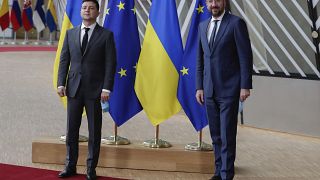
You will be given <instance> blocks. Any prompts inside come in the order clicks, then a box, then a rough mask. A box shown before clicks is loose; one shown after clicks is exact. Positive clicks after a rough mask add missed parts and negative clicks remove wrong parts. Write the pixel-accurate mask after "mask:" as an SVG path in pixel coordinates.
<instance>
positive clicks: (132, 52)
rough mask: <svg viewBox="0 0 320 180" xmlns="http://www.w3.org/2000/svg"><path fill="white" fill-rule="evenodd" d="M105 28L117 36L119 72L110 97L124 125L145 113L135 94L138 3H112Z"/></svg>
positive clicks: (114, 115) (118, 120) (127, 0)
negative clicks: (142, 111)
mask: <svg viewBox="0 0 320 180" xmlns="http://www.w3.org/2000/svg"><path fill="white" fill-rule="evenodd" d="M106 11H107V12H106V18H105V21H104V25H103V26H104V27H105V28H106V29H109V30H111V31H112V32H113V33H114V39H115V44H116V50H117V72H116V75H115V81H114V88H113V92H111V94H110V100H109V103H110V110H109V113H110V115H111V117H112V118H113V120H114V121H115V123H116V124H117V126H121V125H122V124H123V123H125V122H126V121H127V120H129V119H130V118H131V117H133V116H134V115H136V114H137V113H138V112H140V111H141V110H142V107H141V105H140V103H139V100H138V98H137V96H136V93H135V91H134V80H135V77H136V64H137V61H138V58H139V54H140V40H139V32H138V25H137V18H136V9H135V6H134V0H112V1H109V4H108V7H107V10H106Z"/></svg>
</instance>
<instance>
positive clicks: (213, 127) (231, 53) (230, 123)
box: [196, 0, 252, 180]
mask: <svg viewBox="0 0 320 180" xmlns="http://www.w3.org/2000/svg"><path fill="white" fill-rule="evenodd" d="M206 5H207V8H208V10H209V11H210V12H211V14H212V17H211V18H209V19H208V20H205V21H203V22H201V23H200V25H199V48H198V57H197V73H196V76H197V77H196V87H197V92H196V98H197V101H198V102H199V103H200V104H205V106H206V111H207V117H208V121H209V128H210V134H211V138H212V144H213V146H214V154H215V166H216V170H215V174H214V176H213V177H212V178H211V179H214V180H220V179H223V180H230V179H233V177H234V161H235V156H236V134H237V115H238V106H239V99H240V101H244V100H246V99H247V97H248V96H249V95H250V89H252V50H251V45H250V39H249V35H248V30H247V26H246V23H245V22H244V21H243V20H242V19H241V18H239V17H237V16H234V15H231V14H229V13H228V12H226V11H225V7H226V1H225V0H207V1H206Z"/></svg>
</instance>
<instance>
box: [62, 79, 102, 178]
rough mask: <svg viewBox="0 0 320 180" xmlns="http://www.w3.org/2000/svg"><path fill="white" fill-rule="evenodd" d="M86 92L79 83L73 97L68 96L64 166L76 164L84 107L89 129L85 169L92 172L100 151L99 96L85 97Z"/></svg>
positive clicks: (74, 165) (100, 119) (100, 122)
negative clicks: (93, 97) (94, 97)
mask: <svg viewBox="0 0 320 180" xmlns="http://www.w3.org/2000/svg"><path fill="white" fill-rule="evenodd" d="M86 92H87V91H86V88H85V86H83V85H82V84H81V83H80V87H79V89H78V91H77V93H76V96H75V97H74V98H70V97H68V107H67V111H68V117H67V139H66V146H67V156H66V167H67V168H69V169H73V168H75V167H76V165H77V161H78V153H79V152H78V151H79V129H80V125H81V119H82V113H83V108H84V107H85V110H86V114H87V119H88V131H89V142H88V156H87V170H88V172H90V173H91V172H93V173H94V172H95V168H96V167H97V164H98V159H99V153H100V143H101V126H102V110H101V104H100V97H99V98H96V99H91V98H87V97H86V94H87V93H86Z"/></svg>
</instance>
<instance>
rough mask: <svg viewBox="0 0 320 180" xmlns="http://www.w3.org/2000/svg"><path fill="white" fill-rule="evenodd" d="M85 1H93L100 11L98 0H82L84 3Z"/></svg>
mask: <svg viewBox="0 0 320 180" xmlns="http://www.w3.org/2000/svg"><path fill="white" fill-rule="evenodd" d="M84 2H93V3H94V4H96V7H97V9H98V11H99V2H98V1H97V0H82V4H83V3H84Z"/></svg>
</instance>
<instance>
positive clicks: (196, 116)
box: [178, 0, 210, 131]
mask: <svg viewBox="0 0 320 180" xmlns="http://www.w3.org/2000/svg"><path fill="white" fill-rule="evenodd" d="M205 1H206V0H197V1H196V4H195V9H194V12H193V15H192V21H191V26H190V30H189V34H188V38H187V42H186V47H185V51H184V54H183V60H182V62H181V65H180V70H179V72H180V78H179V86H178V99H179V102H180V104H181V106H182V108H183V110H184V112H185V113H186V115H187V116H188V118H189V119H190V121H191V123H192V125H193V127H194V128H195V130H196V131H199V130H201V129H202V128H204V127H205V126H207V125H208V120H207V117H206V112H205V108H204V106H201V105H200V104H198V102H197V101H196V98H195V93H196V84H195V82H196V77H195V76H196V58H197V50H198V43H197V42H198V39H199V37H198V25H199V23H200V22H201V21H203V20H205V19H207V18H209V17H210V13H209V12H208V10H207V8H206V4H205Z"/></svg>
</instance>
